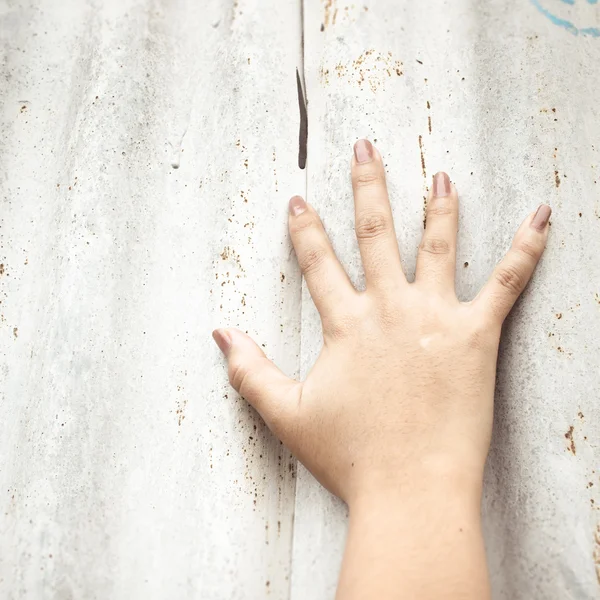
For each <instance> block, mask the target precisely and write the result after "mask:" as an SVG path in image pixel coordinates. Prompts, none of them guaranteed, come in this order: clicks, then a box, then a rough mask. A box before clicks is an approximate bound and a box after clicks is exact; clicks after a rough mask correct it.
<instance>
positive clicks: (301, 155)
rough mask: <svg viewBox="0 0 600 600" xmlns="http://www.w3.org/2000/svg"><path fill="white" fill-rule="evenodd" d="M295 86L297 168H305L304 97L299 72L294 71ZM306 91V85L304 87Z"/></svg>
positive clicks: (306, 129)
mask: <svg viewBox="0 0 600 600" xmlns="http://www.w3.org/2000/svg"><path fill="white" fill-rule="evenodd" d="M296 85H297V86H298V108H299V109H300V131H299V133H298V166H299V167H300V168H301V169H304V168H305V167H306V155H307V150H308V148H307V147H308V115H307V111H306V97H305V94H304V92H303V91H302V81H301V79H300V72H299V71H298V69H296ZM304 89H306V84H305V85H304Z"/></svg>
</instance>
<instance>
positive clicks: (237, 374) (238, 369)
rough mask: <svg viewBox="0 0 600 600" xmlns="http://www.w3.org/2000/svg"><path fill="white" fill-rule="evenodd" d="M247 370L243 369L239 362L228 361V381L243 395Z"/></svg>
mask: <svg viewBox="0 0 600 600" xmlns="http://www.w3.org/2000/svg"><path fill="white" fill-rule="evenodd" d="M248 373H249V372H248V370H247V369H244V368H243V367H242V365H241V363H239V362H237V361H230V362H229V383H231V387H233V389H234V390H237V391H238V392H239V393H240V394H242V395H243V393H244V392H243V390H244V388H245V387H247V386H246V385H245V382H246V381H247V378H248Z"/></svg>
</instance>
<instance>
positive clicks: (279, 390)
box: [213, 329, 302, 438]
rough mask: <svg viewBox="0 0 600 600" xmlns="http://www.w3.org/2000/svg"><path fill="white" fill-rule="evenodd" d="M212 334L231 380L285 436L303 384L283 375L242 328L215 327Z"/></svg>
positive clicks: (269, 425)
mask: <svg viewBox="0 0 600 600" xmlns="http://www.w3.org/2000/svg"><path fill="white" fill-rule="evenodd" d="M213 338H214V340H215V342H216V343H217V346H219V348H220V349H221V352H223V354H224V355H225V357H226V358H227V363H228V372H229V382H230V383H231V385H232V387H233V388H234V389H235V390H236V391H237V392H239V393H240V394H241V395H242V396H243V397H244V398H245V399H246V400H247V401H248V402H249V403H250V404H251V405H252V406H253V407H254V408H255V409H256V410H257V411H258V413H259V414H260V416H261V417H262V418H263V419H264V421H265V423H266V424H267V426H268V427H269V429H270V430H271V431H273V433H275V435H277V436H279V437H280V438H281V437H283V435H282V434H283V431H284V429H285V427H286V424H287V423H289V421H290V419H291V418H292V413H293V411H294V410H295V409H297V407H298V402H299V399H300V392H301V389H302V384H301V383H300V382H298V381H295V380H294V379H290V378H289V377H287V376H286V375H284V374H283V373H282V372H281V371H280V370H279V369H278V368H277V367H276V366H275V365H274V364H273V363H272V362H271V361H270V360H269V359H268V358H267V357H266V356H265V353H264V352H263V351H262V350H261V349H260V348H259V347H258V345H257V344H256V343H255V342H254V341H253V340H252V339H251V338H250V337H249V336H247V335H246V334H245V333H242V332H241V331H240V330H239V329H216V330H215V331H213Z"/></svg>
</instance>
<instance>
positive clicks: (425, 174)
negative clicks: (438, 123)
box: [419, 135, 427, 179]
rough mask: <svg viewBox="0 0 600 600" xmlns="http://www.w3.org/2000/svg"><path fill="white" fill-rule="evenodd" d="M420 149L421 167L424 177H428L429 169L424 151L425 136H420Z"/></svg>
mask: <svg viewBox="0 0 600 600" xmlns="http://www.w3.org/2000/svg"><path fill="white" fill-rule="evenodd" d="M419 150H420V152H421V169H422V171H423V177H424V178H425V179H427V169H426V167H425V154H424V151H423V136H422V135H420V136H419Z"/></svg>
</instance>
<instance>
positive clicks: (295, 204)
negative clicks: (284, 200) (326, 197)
mask: <svg viewBox="0 0 600 600" xmlns="http://www.w3.org/2000/svg"><path fill="white" fill-rule="evenodd" d="M305 210H306V202H304V198H301V197H300V196H294V197H293V198H292V199H291V200H290V215H293V216H294V217H297V216H298V215H301V214H302V213H303V212H304V211H305Z"/></svg>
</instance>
